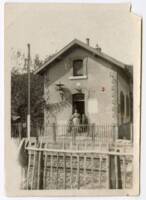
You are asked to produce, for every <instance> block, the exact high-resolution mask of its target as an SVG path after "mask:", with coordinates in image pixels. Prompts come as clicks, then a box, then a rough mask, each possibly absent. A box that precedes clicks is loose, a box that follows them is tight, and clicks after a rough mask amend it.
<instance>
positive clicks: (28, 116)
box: [27, 44, 31, 139]
mask: <svg viewBox="0 0 146 200" xmlns="http://www.w3.org/2000/svg"><path fill="white" fill-rule="evenodd" d="M27 48H28V57H27V75H28V105H27V106H28V110H27V138H28V139H30V132H31V118H30V44H27Z"/></svg>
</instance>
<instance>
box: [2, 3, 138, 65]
mask: <svg viewBox="0 0 146 200" xmlns="http://www.w3.org/2000/svg"><path fill="white" fill-rule="evenodd" d="M136 22H137V17H136V16H135V15H134V14H132V13H130V5H129V4H123V5H122V6H120V5H119V4H115V5H106V6H105V5H102V4H100V5H97V4H92V5H91V4H45V5H44V4H24V3H23V4H22V3H21V4H18V3H17V4H14V3H13V4H10V3H9V4H8V3H7V4H6V5H5V50H6V51H5V58H7V60H9V59H10V57H11V54H12V51H13V50H16V51H17V50H21V51H22V52H24V53H25V56H26V55H27V43H30V45H31V57H32V58H33V57H34V56H35V55H36V54H39V56H40V58H42V59H44V58H45V57H46V56H47V55H50V54H53V53H56V52H57V51H59V50H60V49H61V48H63V47H64V46H65V45H66V44H68V43H69V42H70V41H72V40H73V39H74V38H77V39H79V40H81V41H83V42H85V41H86V38H90V45H91V46H93V47H94V46H95V45H96V44H97V43H98V45H99V46H100V47H101V49H102V51H103V52H104V53H107V54H108V55H110V56H112V57H114V58H116V59H118V60H120V61H122V62H124V63H125V64H131V65H132V64H133V63H134V62H135V55H136V51H135V50H136V48H137V46H138V44H139V29H138V28H139V23H136Z"/></svg>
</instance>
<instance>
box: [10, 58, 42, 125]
mask: <svg viewBox="0 0 146 200" xmlns="http://www.w3.org/2000/svg"><path fill="white" fill-rule="evenodd" d="M18 56H19V55H18ZM24 59H25V58H24ZM24 63H25V62H24ZM32 64H33V69H34V68H37V67H40V66H41V64H42V61H40V59H39V56H38V55H37V56H36V57H35V59H34V60H33V62H32ZM23 68H26V65H24V67H22V66H21V69H22V70H21V71H20V70H17V67H16V66H15V70H12V73H11V115H18V116H20V117H21V121H22V122H26V119H27V102H28V75H27V73H26V70H23ZM33 71H34V70H32V71H31V74H30V94H31V98H30V101H31V102H30V104H31V123H32V126H35V125H36V124H37V126H42V125H43V103H44V100H43V78H42V76H39V75H35V74H34V73H33Z"/></svg>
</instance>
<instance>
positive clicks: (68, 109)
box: [35, 39, 132, 135]
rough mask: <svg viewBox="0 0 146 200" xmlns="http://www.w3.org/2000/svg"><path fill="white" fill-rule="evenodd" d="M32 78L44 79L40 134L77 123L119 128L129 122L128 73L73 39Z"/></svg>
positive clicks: (104, 55) (97, 50)
mask: <svg viewBox="0 0 146 200" xmlns="http://www.w3.org/2000/svg"><path fill="white" fill-rule="evenodd" d="M35 73H36V74H40V75H42V76H43V77H44V98H45V106H44V134H45V135H49V132H50V126H51V125H52V124H56V125H57V126H64V125H65V126H66V125H69V123H70V121H71V119H72V115H73V113H74V112H75V110H76V111H77V112H78V113H79V115H80V123H81V124H82V122H83V121H84V120H85V119H86V122H87V123H88V124H95V125H103V124H109V125H122V124H127V123H130V122H131V120H132V73H131V66H128V65H126V64H124V63H122V62H120V61H118V60H116V59H114V58H111V57H110V56H108V55H106V54H105V53H103V52H102V50H101V48H99V47H98V46H97V47H96V48H93V47H91V46H90V44H89V39H87V42H86V43H83V42H81V41H79V40H77V39H75V40H73V41H72V42H70V43H69V44H68V45H67V46H65V47H64V48H63V49H61V50H60V51H59V52H58V53H57V54H55V55H54V56H53V57H52V58H51V59H50V60H49V61H47V62H46V63H45V64H44V65H43V66H42V67H41V68H39V69H38V70H37V71H36V72H35Z"/></svg>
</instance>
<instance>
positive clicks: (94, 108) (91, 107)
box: [88, 98, 98, 114]
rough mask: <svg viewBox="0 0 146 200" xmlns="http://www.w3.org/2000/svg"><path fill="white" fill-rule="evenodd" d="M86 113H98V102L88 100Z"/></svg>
mask: <svg viewBox="0 0 146 200" xmlns="http://www.w3.org/2000/svg"><path fill="white" fill-rule="evenodd" d="M88 113H89V114H96V113H98V101H97V99H95V98H94V99H89V100H88Z"/></svg>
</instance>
